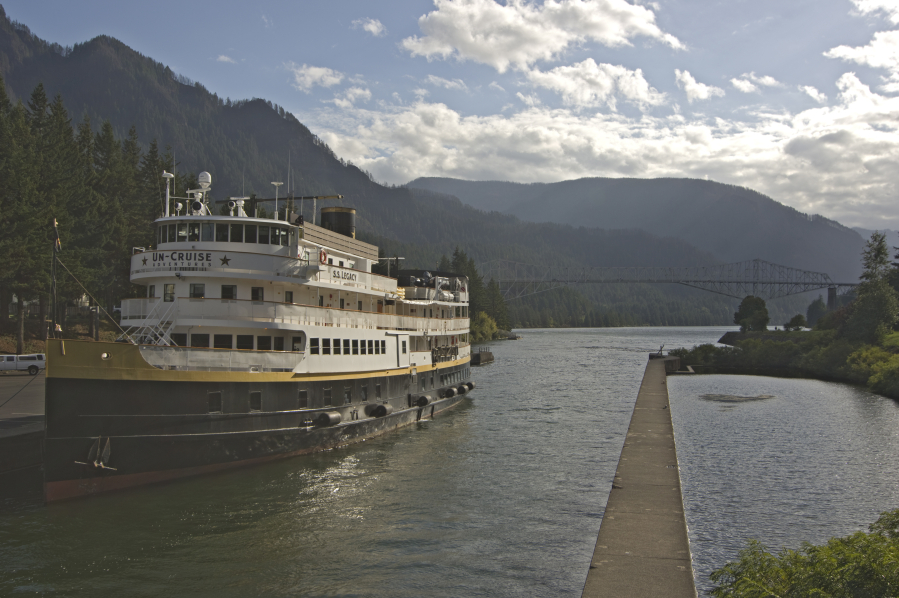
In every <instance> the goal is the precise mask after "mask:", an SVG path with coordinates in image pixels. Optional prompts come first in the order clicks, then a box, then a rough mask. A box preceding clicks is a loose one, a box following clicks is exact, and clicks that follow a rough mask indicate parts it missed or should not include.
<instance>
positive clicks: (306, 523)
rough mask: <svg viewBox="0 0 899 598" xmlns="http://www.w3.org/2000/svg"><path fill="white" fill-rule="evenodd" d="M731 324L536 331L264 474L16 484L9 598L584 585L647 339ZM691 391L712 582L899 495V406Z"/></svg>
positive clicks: (847, 396) (11, 502)
mask: <svg viewBox="0 0 899 598" xmlns="http://www.w3.org/2000/svg"><path fill="white" fill-rule="evenodd" d="M726 330H728V329H727V328H634V329H600V330H529V331H524V332H523V333H522V335H523V337H524V338H523V339H522V340H519V341H514V342H501V343H495V344H494V345H493V347H492V348H493V351H494V354H495V355H496V359H497V361H496V363H494V364H492V365H489V366H486V367H481V368H473V376H474V379H475V381H476V382H477V384H478V388H477V389H476V390H475V392H473V393H472V395H470V397H469V398H467V399H466V401H465V402H464V403H463V404H462V405H460V406H459V407H457V408H456V409H454V410H452V411H450V412H449V413H447V414H445V415H441V416H438V418H437V419H436V420H434V421H424V422H421V423H418V424H416V425H414V426H410V427H408V428H405V429H403V430H400V431H397V432H394V433H391V434H389V435H386V436H384V437H381V438H377V439H374V440H370V441H368V442H365V443H362V444H360V445H357V446H352V447H347V448H343V449H338V450H333V451H329V452H326V453H321V454H318V455H312V456H305V457H298V458H294V459H289V460H285V461H282V462H279V463H273V464H269V465H264V466H261V467H256V468H252V469H247V470H242V471H235V472H229V473H225V474H219V475H213V476H206V477H201V478H195V479H192V480H184V481H179V482H174V483H170V484H165V485H161V486H155V487H147V488H141V489H135V490H130V491H126V492H121V493H117V494H110V495H107V496H99V497H94V498H91V499H88V500H81V501H74V502H69V503H63V504H57V505H51V506H49V507H46V506H43V505H41V504H40V496H39V492H38V490H37V487H36V486H35V485H34V484H33V482H35V479H34V476H33V475H32V477H31V478H29V477H28V476H27V475H25V476H20V477H18V478H11V477H10V476H3V477H0V485H3V486H4V487H3V488H0V501H2V502H0V595H10V594H16V593H32V594H34V593H37V594H43V595H60V596H63V595H64V596H97V595H111V594H127V595H134V596H158V595H163V594H185V595H196V596H215V597H217V598H222V597H226V596H246V595H266V596H269V595H271V596H279V595H312V596H423V595H428V596H579V595H580V592H581V590H582V588H583V584H584V580H585V578H586V573H587V568H588V566H589V563H590V558H591V556H592V552H593V547H594V544H595V541H596V534H597V531H598V530H599V525H600V522H601V518H602V513H603V509H604V506H605V502H606V499H607V497H608V493H609V489H610V488H611V482H612V477H613V475H614V471H615V466H616V464H617V462H618V457H619V454H620V451H621V446H622V443H623V441H624V436H625V434H626V431H627V425H628V422H629V420H630V415H631V411H632V409H633V404H634V400H635V399H636V394H637V390H638V386H639V382H640V379H641V377H642V375H643V370H644V367H645V364H646V355H647V353H648V352H650V351H653V350H658V348H659V346H660V345H662V344H664V345H665V346H666V349H669V348H673V347H677V346H692V345H693V344H697V343H701V342H714V341H715V340H716V339H717V338H718V337H720V335H721V334H722V333H723V332H724V331H726ZM669 387H670V390H671V402H672V415H673V417H674V423H675V434H676V437H677V442H678V455H679V458H680V467H681V476H682V480H683V486H684V502H685V507H686V510H687V519H688V525H689V528H690V541H691V548H692V551H693V556H694V568H695V570H696V575H697V585H698V586H699V587H700V588H701V589H707V588H708V587H709V583H708V573H709V572H710V571H711V570H713V569H714V568H716V567H718V566H720V565H722V564H723V563H724V562H726V561H727V559H729V558H733V557H734V556H735V555H736V553H737V551H738V550H739V549H740V548H741V547H742V546H743V545H744V544H745V540H746V539H747V538H750V537H755V538H758V539H760V540H762V541H763V542H765V543H766V544H768V545H770V546H772V547H779V546H781V545H786V546H790V547H797V546H798V545H799V543H800V542H801V541H802V540H811V541H821V540H823V539H825V538H827V537H829V536H832V535H843V534H846V533H850V532H852V531H855V530H858V529H863V528H864V527H865V525H866V524H867V523H870V522H871V521H873V520H874V519H875V518H876V516H877V514H878V513H879V512H880V511H883V510H886V509H889V508H893V507H895V506H899V505H897V504H896V502H897V500H896V499H897V498H899V471H897V466H896V465H895V464H897V463H899V439H897V430H899V408H897V405H896V403H894V402H893V401H890V400H887V399H883V398H881V397H877V396H876V395H871V394H870V393H867V392H865V391H863V390H860V389H856V388H852V387H848V386H844V385H838V384H827V383H821V382H816V381H806V380H778V379H772V378H749V377H745V378H741V377H735V376H703V377H699V376H697V377H672V378H669ZM707 395H715V396H707ZM759 395H766V396H767V397H769V398H762V399H758V400H746V399H740V398H739V397H758V396H759ZM13 482H16V483H13ZM29 484H31V485H29Z"/></svg>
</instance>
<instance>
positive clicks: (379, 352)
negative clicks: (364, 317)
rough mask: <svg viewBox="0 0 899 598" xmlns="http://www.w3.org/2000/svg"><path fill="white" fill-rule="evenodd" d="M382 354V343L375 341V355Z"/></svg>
mask: <svg viewBox="0 0 899 598" xmlns="http://www.w3.org/2000/svg"><path fill="white" fill-rule="evenodd" d="M380 354H381V343H379V342H378V341H375V355H380Z"/></svg>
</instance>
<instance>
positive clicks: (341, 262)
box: [337, 260, 343, 268]
mask: <svg viewBox="0 0 899 598" xmlns="http://www.w3.org/2000/svg"><path fill="white" fill-rule="evenodd" d="M337 265H338V266H340V267H341V268H343V260H340V261H339V262H337Z"/></svg>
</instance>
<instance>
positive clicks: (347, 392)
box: [343, 386, 353, 405]
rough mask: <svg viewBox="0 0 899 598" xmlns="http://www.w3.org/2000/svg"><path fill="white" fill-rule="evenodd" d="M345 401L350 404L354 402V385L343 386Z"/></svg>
mask: <svg viewBox="0 0 899 598" xmlns="http://www.w3.org/2000/svg"><path fill="white" fill-rule="evenodd" d="M343 402H344V403H346V404H347V405H349V404H350V403H352V402H353V387H352V386H344V387H343Z"/></svg>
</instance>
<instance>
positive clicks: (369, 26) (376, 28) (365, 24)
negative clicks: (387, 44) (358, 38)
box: [353, 18, 387, 37]
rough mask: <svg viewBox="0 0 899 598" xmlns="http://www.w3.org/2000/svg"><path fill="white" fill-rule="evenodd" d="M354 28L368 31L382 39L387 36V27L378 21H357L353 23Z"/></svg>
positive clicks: (369, 19) (368, 19) (367, 19)
mask: <svg viewBox="0 0 899 598" xmlns="http://www.w3.org/2000/svg"><path fill="white" fill-rule="evenodd" d="M353 28H354V29H358V28H362V29H363V30H364V31H368V32H369V33H371V34H372V35H374V36H375V37H382V36H384V35H387V27H385V26H384V24H383V23H381V21H379V20H378V19H371V18H365V19H356V20H355V21H353Z"/></svg>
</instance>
